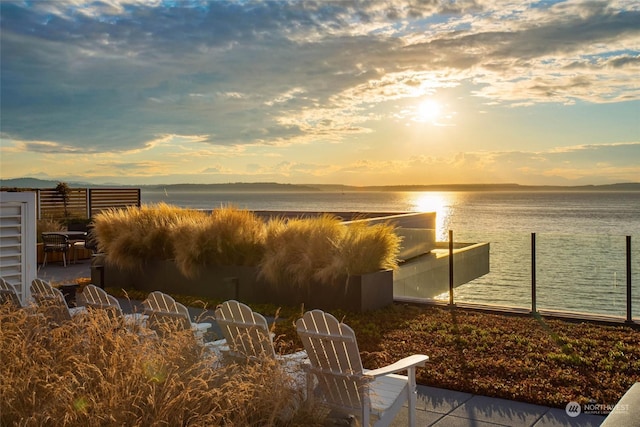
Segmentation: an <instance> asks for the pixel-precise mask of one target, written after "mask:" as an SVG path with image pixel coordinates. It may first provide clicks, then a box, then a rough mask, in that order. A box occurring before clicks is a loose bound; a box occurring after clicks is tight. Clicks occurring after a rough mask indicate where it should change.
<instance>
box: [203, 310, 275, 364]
mask: <svg viewBox="0 0 640 427" xmlns="http://www.w3.org/2000/svg"><path fill="white" fill-rule="evenodd" d="M215 317H216V322H217V323H218V325H219V326H220V328H221V329H222V335H223V336H224V338H225V340H226V341H227V345H228V346H229V355H230V356H232V357H235V358H239V359H260V358H264V357H270V358H275V357H276V352H275V349H274V347H273V341H272V339H271V334H270V333H269V325H268V324H267V319H265V317H264V316H263V315H261V314H260V313H256V312H254V311H252V310H251V308H250V307H249V306H247V305H245V304H242V303H240V302H238V301H235V300H229V301H225V302H224V303H222V304H220V305H219V306H218V307H217V308H216V311H215Z"/></svg>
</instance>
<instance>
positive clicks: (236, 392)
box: [0, 305, 324, 427]
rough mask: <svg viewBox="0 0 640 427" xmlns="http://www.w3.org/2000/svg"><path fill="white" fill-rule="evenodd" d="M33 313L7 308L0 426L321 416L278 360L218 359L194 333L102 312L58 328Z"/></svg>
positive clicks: (0, 346)
mask: <svg viewBox="0 0 640 427" xmlns="http://www.w3.org/2000/svg"><path fill="white" fill-rule="evenodd" d="M32 310H34V311H35V310H36V309H35V308H32ZM35 314H36V315H33V314H30V313H29V312H28V310H17V311H16V310H12V309H11V308H10V307H9V306H8V305H0V360H2V361H3V363H2V364H0V377H1V378H2V381H1V382H0V425H3V426H12V425H20V426H48V425H50V426H54V425H55V426H83V427H87V426H88V427H91V426H113V425H137V426H161V425H184V426H190V425H193V426H195V425H198V426H202V425H228V426H258V425H259V426H291V425H321V424H322V422H323V420H322V417H323V416H324V415H323V413H322V411H318V410H314V409H310V408H309V407H308V406H306V405H305V404H304V402H303V392H302V391H301V390H299V388H296V387H295V386H294V382H293V380H292V379H291V377H289V376H287V375H286V374H285V373H284V371H283V370H282V368H281V366H280V365H279V364H277V363H276V362H274V361H270V360H264V361H263V362H261V363H255V364H230V365H225V366H220V365H219V364H217V360H216V359H215V356H213V355H212V353H210V352H208V351H207V350H206V348H205V347H204V346H203V345H202V344H201V343H200V342H198V341H197V339H196V338H195V336H194V334H193V333H192V332H191V331H182V332H174V333H172V334H170V335H169V336H167V337H166V338H164V339H158V338H157V337H156V336H154V335H152V334H150V333H149V331H148V330H146V332H147V333H144V329H145V328H143V330H142V333H140V330H138V332H134V331H132V330H129V329H127V328H125V327H123V325H121V324H118V323H117V322H114V320H113V319H111V318H110V317H109V316H108V313H107V312H106V311H101V310H97V311H92V312H88V313H85V314H82V315H78V316H75V317H74V318H73V319H72V320H71V321H67V322H64V323H62V324H61V325H55V324H51V323H48V321H47V320H46V318H45V317H44V316H41V315H38V314H37V312H36V313H35Z"/></svg>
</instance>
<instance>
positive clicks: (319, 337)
mask: <svg viewBox="0 0 640 427" xmlns="http://www.w3.org/2000/svg"><path fill="white" fill-rule="evenodd" d="M296 329H297V332H298V335H299V336H300V339H301V340H302V343H303V345H304V348H305V350H306V351H307V355H308V356H309V361H310V362H311V366H310V368H309V370H308V371H309V374H311V376H313V377H315V378H316V380H317V383H315V384H317V392H318V395H319V396H320V397H321V398H322V399H323V401H324V403H326V404H327V406H328V407H329V408H330V409H332V410H334V411H335V412H337V413H339V414H343V415H352V416H356V417H358V418H359V419H360V421H361V423H362V426H365V427H368V426H369V425H370V420H373V421H375V422H374V424H373V425H374V426H376V427H379V426H389V425H390V424H391V422H392V421H393V419H394V418H395V416H396V415H397V413H398V412H399V411H400V409H401V408H402V405H403V404H404V403H405V402H408V407H409V425H410V426H415V423H416V415H415V409H416V367H418V366H424V364H425V362H426V361H427V360H428V359H429V357H428V356H425V355H421V354H416V355H412V356H409V357H406V358H404V359H402V360H400V361H398V362H396V363H393V364H391V365H389V366H386V367H383V368H379V369H374V370H366V369H363V367H362V361H361V359H360V352H359V350H358V343H357V341H356V336H355V332H354V331H353V329H351V328H350V327H349V326H347V325H345V324H344V323H340V322H338V320H337V319H336V318H335V317H334V316H332V315H331V314H328V313H325V312H323V311H320V310H312V311H308V312H306V313H305V314H304V316H303V317H302V318H301V319H298V321H297V322H296ZM402 371H408V376H404V375H397V374H396V373H397V372H402ZM307 384H308V385H310V386H311V385H312V384H314V382H313V381H312V379H311V378H309V379H308V380H307ZM308 396H310V397H311V396H313V392H312V391H311V390H309V392H308Z"/></svg>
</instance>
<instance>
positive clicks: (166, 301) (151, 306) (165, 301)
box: [142, 291, 178, 313]
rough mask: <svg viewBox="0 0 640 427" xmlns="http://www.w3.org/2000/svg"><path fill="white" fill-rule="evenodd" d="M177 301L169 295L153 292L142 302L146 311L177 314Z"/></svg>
mask: <svg viewBox="0 0 640 427" xmlns="http://www.w3.org/2000/svg"><path fill="white" fill-rule="evenodd" d="M177 304H178V303H177V302H176V300H174V299H173V298H172V297H171V296H170V295H167V294H165V293H163V292H160V291H153V292H151V293H150V294H149V295H148V296H147V299H146V300H144V301H143V302H142V305H143V307H144V309H145V311H148V312H152V311H163V312H166V313H177V312H178V306H177Z"/></svg>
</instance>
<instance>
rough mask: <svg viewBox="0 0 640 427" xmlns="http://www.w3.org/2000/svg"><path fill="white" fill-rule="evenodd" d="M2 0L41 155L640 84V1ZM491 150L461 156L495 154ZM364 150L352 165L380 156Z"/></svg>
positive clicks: (359, 128) (175, 145)
mask: <svg viewBox="0 0 640 427" xmlns="http://www.w3.org/2000/svg"><path fill="white" fill-rule="evenodd" d="M0 12H1V13H2V30H1V32H0V42H1V44H2V50H1V51H0V55H1V58H0V67H1V68H0V79H1V82H0V91H1V93H0V102H1V108H2V115H1V117H0V125H1V127H2V132H3V138H5V139H7V140H12V141H16V146H15V147H16V149H18V150H25V151H28V152H30V153H34V154H36V153H37V154H56V153H64V154H78V155H82V154H87V155H90V154H94V153H105V154H116V153H118V154H122V155H126V156H135V155H137V154H140V153H151V152H153V153H156V152H159V153H161V154H162V155H163V156H164V157H163V158H162V160H158V162H159V163H158V164H160V163H161V164H163V165H165V167H167V165H175V166H172V167H178V166H177V165H178V164H179V163H180V162H182V163H183V164H184V163H188V162H189V161H190V159H192V158H204V157H206V156H223V157H225V158H228V159H229V158H232V157H236V158H237V157H241V156H258V155H260V156H262V157H268V156H280V155H281V154H280V152H279V151H278V150H281V149H283V148H287V147H292V146H297V145H301V146H310V145H312V144H320V145H321V146H323V147H324V146H326V144H328V143H330V144H339V143H344V142H347V141H362V138H363V137H365V136H366V137H371V138H373V137H374V136H375V135H376V132H379V130H380V129H386V128H390V127H391V126H392V125H395V124H396V123H397V124H398V125H399V126H402V125H403V124H402V123H401V122H403V121H405V120H406V121H408V120H410V116H411V111H412V110H411V108H414V107H411V106H410V105H409V104H410V103H411V102H418V101H419V100H421V99H423V98H425V97H428V96H432V95H435V94H441V93H462V92H466V94H473V95H475V96H477V97H479V98H481V99H484V100H486V101H487V104H489V105H492V106H499V105H507V106H535V105H540V104H548V103H554V104H565V105H573V104H576V103H593V104H600V103H617V102H629V101H636V102H637V101H638V100H640V88H639V86H638V83H637V76H638V74H639V72H640V27H638V25H637V22H638V21H640V7H638V6H637V4H635V3H634V2H629V1H616V2H605V1H593V2H582V1H560V2H535V1H533V2H517V1H500V2H494V1H492V0H463V1H456V2H440V1H435V0H430V1H401V2H392V3H389V2H361V1H344V2H299V1H277V2H271V1H269V2H232V1H220V2H217V1H216V2H209V1H190V2H178V3H175V2H164V1H151V2H149V1H133V0H131V1H130V0H126V1H125V0H109V1H104V2H93V1H82V0H68V1H62V0H60V1H56V2H18V1H15V2H0ZM398 111H400V113H398ZM403 111H404V112H403ZM449 122H451V121H448V122H447V123H449ZM455 122H456V123H455V124H456V126H457V127H460V125H459V122H461V119H459V118H458V117H456V120H455ZM196 147H197V148H196ZM256 147H262V148H264V150H263V151H262V152H260V154H256V153H257V151H255V149H256ZM269 149H273V150H271V151H269ZM3 150H4V149H3ZM247 150H252V151H251V152H248V151H247ZM488 151H492V152H493V150H492V149H488ZM185 153H188V154H189V155H190V156H192V157H189V158H186V157H184V154H185ZM573 155H578V153H577V152H574V153H573ZM180 156H182V159H181V158H180ZM558 156H559V154H558ZM478 158H482V163H478V162H480V160H477V159H476V158H475V157H474V154H473V153H466V154H465V155H464V156H463V157H460V158H459V159H458V160H457V161H459V162H462V163H464V162H467V163H471V164H474V165H476V166H477V165H482V166H483V167H489V165H490V158H489V157H486V156H481V157H478ZM314 160H315V159H314ZM136 164H137V165H139V167H138V168H136V167H133V165H136ZM131 165H132V168H131V170H143V169H145V168H148V169H149V170H150V171H154V172H158V170H157V168H156V166H155V164H144V163H138V158H135V161H134V162H132V163H131ZM358 165H359V166H358V167H356V164H355V163H353V164H351V165H350V166H345V167H344V168H343V171H342V172H343V173H344V174H356V173H357V171H358V170H360V169H359V168H362V169H363V170H367V164H366V163H362V164H358ZM432 166H433V167H434V168H435V165H432ZM105 167H106V165H105ZM233 167H235V168H236V170H237V166H235V165H234V166H233ZM263 167H264V166H260V167H258V168H257V169H256V170H263V169H262V168H263ZM376 167H377V169H378V172H380V170H381V169H380V168H383V167H384V168H388V170H389V174H390V176H395V175H393V174H394V173H399V172H397V171H399V170H402V167H401V166H399V165H398V164H396V163H394V162H391V163H389V164H379V165H377V166H376ZM376 167H374V168H373V169H375V168H376ZM478 167H479V166H478ZM270 168H271V169H269V168H267V169H265V171H266V170H268V171H269V172H268V173H273V174H282V176H293V175H295V174H301V175H303V176H304V175H307V176H319V174H324V175H322V176H327V175H329V174H333V173H336V170H340V167H337V168H335V167H334V166H329V165H324V166H322V165H321V164H319V163H316V162H315V161H307V162H305V161H304V160H299V159H296V160H291V164H289V165H288V166H287V165H285V164H284V163H283V164H281V165H280V166H279V167H277V168H276V167H274V166H273V165H271V166H270ZM197 170H200V171H205V172H204V173H206V174H207V175H210V174H214V173H216V172H219V173H221V174H223V173H227V172H229V171H231V170H232V168H231V167H225V168H223V169H219V168H218V162H217V161H216V162H215V165H214V166H209V167H207V166H205V165H204V164H202V165H201V164H199V165H198V169H197ZM385 170H387V169H385ZM523 170H524V169H523ZM145 173H147V172H145ZM265 173H267V172H265ZM415 174H416V176H417V171H416V172H415Z"/></svg>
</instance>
